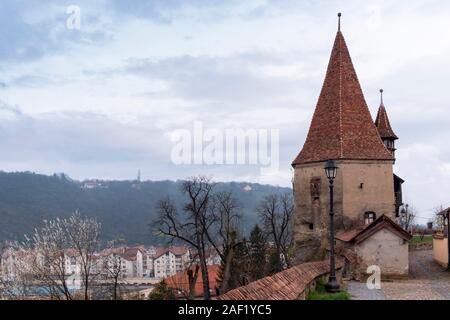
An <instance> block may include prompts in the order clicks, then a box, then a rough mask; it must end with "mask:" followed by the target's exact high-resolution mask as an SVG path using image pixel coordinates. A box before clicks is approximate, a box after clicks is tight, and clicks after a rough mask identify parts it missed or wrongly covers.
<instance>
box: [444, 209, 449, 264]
mask: <svg viewBox="0 0 450 320" xmlns="http://www.w3.org/2000/svg"><path fill="white" fill-rule="evenodd" d="M444 214H445V216H444V225H445V226H447V254H448V259H447V271H450V210H447V211H446V212H445V213H444Z"/></svg>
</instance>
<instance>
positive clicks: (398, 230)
mask: <svg viewBox="0 0 450 320" xmlns="http://www.w3.org/2000/svg"><path fill="white" fill-rule="evenodd" d="M384 228H386V229H388V230H390V231H391V232H393V233H395V234H396V235H398V236H399V237H400V238H402V239H404V240H410V239H411V237H412V236H411V234H409V233H408V232H407V231H406V230H404V229H403V228H402V227H401V226H399V225H398V224H397V223H395V222H394V221H393V220H392V219H390V218H389V217H387V216H385V215H382V216H380V217H379V218H378V219H376V220H375V221H374V222H372V223H371V224H368V225H365V226H361V227H359V228H355V229H352V230H348V231H346V232H344V233H341V234H339V235H337V236H336V239H338V240H341V241H344V242H354V243H361V242H363V241H365V240H367V239H368V238H370V237H371V236H372V235H373V234H375V233H376V232H378V231H380V230H382V229H384Z"/></svg>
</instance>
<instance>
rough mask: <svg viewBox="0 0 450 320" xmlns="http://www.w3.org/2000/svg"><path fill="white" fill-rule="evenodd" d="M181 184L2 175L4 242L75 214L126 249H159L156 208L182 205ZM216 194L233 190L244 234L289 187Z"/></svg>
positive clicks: (245, 187) (236, 186) (222, 186)
mask: <svg viewBox="0 0 450 320" xmlns="http://www.w3.org/2000/svg"><path fill="white" fill-rule="evenodd" d="M181 183H182V182H181V181H176V182H173V181H145V182H141V183H140V184H139V185H136V184H135V182H134V181H105V182H95V183H91V184H86V183H83V182H80V181H74V180H71V179H70V178H68V177H67V176H65V175H56V174H55V175H53V176H45V175H39V174H34V173H29V172H25V173H5V172H0V240H21V239H23V236H24V234H30V233H32V232H33V230H34V228H36V227H38V226H40V225H41V224H42V221H43V220H44V219H52V218H56V217H67V216H70V215H71V214H72V212H74V211H75V210H80V212H81V213H82V214H83V215H87V216H95V217H97V219H98V220H99V221H100V222H101V223H102V237H103V240H105V241H107V240H110V239H117V238H123V239H125V240H126V241H127V243H128V244H130V245H131V244H136V243H143V244H156V243H158V242H160V241H161V240H160V239H158V238H156V237H155V236H153V235H152V234H151V232H150V230H151V226H150V224H151V222H152V220H153V219H154V218H155V216H156V210H155V206H156V204H157V202H158V200H160V199H161V198H163V197H165V196H170V197H171V198H172V199H174V200H175V201H176V202H178V203H182V201H183V195H182V194H181V193H180V191H179V189H180V185H181ZM216 188H217V190H231V191H232V192H233V193H234V195H235V196H236V197H237V198H238V200H239V203H240V205H241V206H242V208H243V225H244V231H246V232H248V231H249V230H250V229H251V228H252V227H253V225H254V224H255V223H256V222H257V221H258V218H257V215H256V213H255V209H256V207H257V205H258V203H259V202H260V201H261V199H262V198H263V197H264V196H265V195H267V194H270V193H277V192H290V189H289V188H281V187H275V186H269V185H261V184H251V183H238V182H230V183H218V184H217V186H216Z"/></svg>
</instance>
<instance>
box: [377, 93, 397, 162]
mask: <svg viewBox="0 0 450 320" xmlns="http://www.w3.org/2000/svg"><path fill="white" fill-rule="evenodd" d="M383 92H384V90H383V89H380V94H381V104H380V108H379V109H378V113H377V118H376V120H375V125H376V126H377V129H378V133H379V135H380V137H381V139H382V140H383V143H384V145H385V146H386V148H387V149H388V150H389V151H390V152H391V153H392V156H393V157H394V160H395V140H398V137H397V136H396V135H395V133H394V131H393V130H392V127H391V123H390V122H389V118H388V115H387V112H386V108H385V106H384V102H383Z"/></svg>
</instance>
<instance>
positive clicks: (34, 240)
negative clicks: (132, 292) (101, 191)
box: [11, 212, 100, 300]
mask: <svg viewBox="0 0 450 320" xmlns="http://www.w3.org/2000/svg"><path fill="white" fill-rule="evenodd" d="M99 231H100V224H98V223H97V222H96V220H95V219H91V218H85V217H82V216H81V215H80V214H79V213H78V212H75V213H74V214H73V215H72V216H71V217H70V218H69V219H59V218H57V219H54V220H51V221H44V223H43V226H42V227H41V228H40V229H36V230H35V232H34V234H33V235H32V236H31V237H27V236H26V240H25V241H24V242H23V243H21V244H20V245H18V246H17V248H15V249H14V259H13V261H12V263H11V264H12V266H13V269H14V270H13V271H12V274H13V277H14V282H16V283H23V286H24V287H25V286H28V287H38V288H40V289H41V290H45V291H46V293H47V295H48V296H49V297H50V298H51V299H57V300H63V299H64V300H73V299H74V291H73V290H71V288H70V285H69V281H70V277H73V276H76V274H73V273H71V272H70V271H69V270H68V268H67V262H68V261H67V259H68V257H69V252H70V256H72V257H73V258H75V261H76V262H77V263H80V269H81V272H80V275H81V278H82V281H83V285H84V299H89V295H88V290H89V287H90V283H91V275H92V274H93V266H94V260H95V259H94V252H95V250H96V249H97V248H98V242H99Z"/></svg>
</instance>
